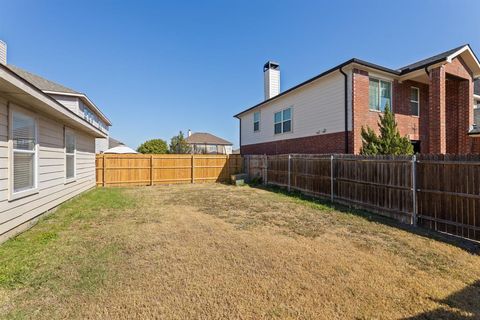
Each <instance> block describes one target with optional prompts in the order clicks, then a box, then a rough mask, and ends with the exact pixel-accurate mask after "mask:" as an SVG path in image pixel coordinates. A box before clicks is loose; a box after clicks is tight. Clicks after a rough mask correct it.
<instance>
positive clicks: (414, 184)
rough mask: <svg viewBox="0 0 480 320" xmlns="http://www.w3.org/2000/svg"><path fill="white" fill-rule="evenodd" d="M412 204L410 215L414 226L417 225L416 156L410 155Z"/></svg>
mask: <svg viewBox="0 0 480 320" xmlns="http://www.w3.org/2000/svg"><path fill="white" fill-rule="evenodd" d="M412 192H413V194H412V196H413V197H412V205H413V210H412V211H413V215H412V220H413V221H412V224H413V226H414V227H416V226H417V156H416V155H413V156H412Z"/></svg>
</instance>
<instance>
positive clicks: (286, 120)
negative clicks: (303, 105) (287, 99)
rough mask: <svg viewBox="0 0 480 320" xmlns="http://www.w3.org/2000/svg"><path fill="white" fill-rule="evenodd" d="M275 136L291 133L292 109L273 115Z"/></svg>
mask: <svg viewBox="0 0 480 320" xmlns="http://www.w3.org/2000/svg"><path fill="white" fill-rule="evenodd" d="M274 122H275V134H280V133H285V132H290V131H292V107H290V108H287V109H285V110H282V111H279V112H276V113H275V116H274Z"/></svg>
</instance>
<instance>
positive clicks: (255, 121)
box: [253, 111, 260, 131]
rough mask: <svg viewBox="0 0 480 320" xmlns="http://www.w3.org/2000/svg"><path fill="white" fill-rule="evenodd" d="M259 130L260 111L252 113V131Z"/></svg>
mask: <svg viewBox="0 0 480 320" xmlns="http://www.w3.org/2000/svg"><path fill="white" fill-rule="evenodd" d="M259 130H260V111H257V112H255V113H254V114H253V131H259Z"/></svg>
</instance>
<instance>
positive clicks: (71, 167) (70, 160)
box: [67, 155, 75, 178]
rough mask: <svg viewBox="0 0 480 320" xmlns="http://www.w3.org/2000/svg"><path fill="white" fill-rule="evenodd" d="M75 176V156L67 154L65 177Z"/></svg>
mask: <svg viewBox="0 0 480 320" xmlns="http://www.w3.org/2000/svg"><path fill="white" fill-rule="evenodd" d="M73 177H75V156H74V155H67V178H73Z"/></svg>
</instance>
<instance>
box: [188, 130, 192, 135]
mask: <svg viewBox="0 0 480 320" xmlns="http://www.w3.org/2000/svg"><path fill="white" fill-rule="evenodd" d="M187 135H188V137H190V136H191V135H192V130H190V129H188V133H187Z"/></svg>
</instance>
